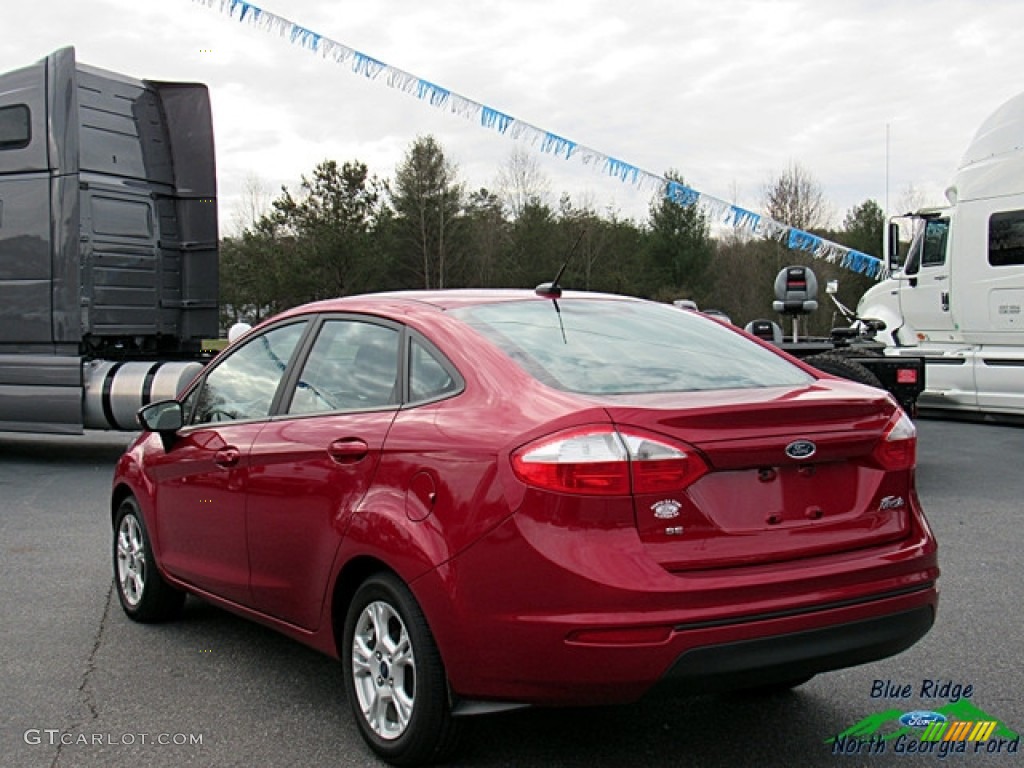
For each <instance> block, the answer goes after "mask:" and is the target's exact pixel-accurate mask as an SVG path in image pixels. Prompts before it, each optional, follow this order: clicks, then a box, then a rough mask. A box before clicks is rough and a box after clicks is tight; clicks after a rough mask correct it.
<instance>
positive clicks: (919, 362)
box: [745, 266, 925, 416]
mask: <svg viewBox="0 0 1024 768" xmlns="http://www.w3.org/2000/svg"><path fill="white" fill-rule="evenodd" d="M837 291H838V284H837V283H836V282H835V281H830V282H829V284H828V286H827V287H826V293H827V295H828V296H829V298H830V299H831V300H832V302H833V304H834V305H835V306H836V308H837V309H838V310H839V312H840V314H841V315H842V316H843V317H845V318H846V319H847V320H848V321H849V325H848V326H843V327H838V328H833V329H832V333H831V334H830V335H829V336H828V337H827V338H822V337H808V336H803V335H801V334H800V331H799V329H800V323H801V320H802V319H803V318H804V317H805V316H806V315H809V314H810V313H812V312H814V311H816V310H817V309H818V299H817V294H818V279H817V277H816V276H815V274H814V272H813V270H811V268H810V267H805V266H790V267H786V268H784V269H783V270H782V271H780V272H779V274H778V275H777V276H776V278H775V297H776V298H775V301H774V302H773V303H772V309H773V310H774V311H775V312H777V313H778V314H780V315H782V316H783V317H788V318H789V319H790V320H791V323H792V332H791V333H790V334H789V335H788V336H787V335H784V334H783V331H782V327H781V326H780V325H779V324H778V323H776V322H774V321H772V320H767V319H757V320H752V321H750V322H749V323H747V325H746V326H745V330H746V331H747V332H748V333H751V334H753V335H754V336H757V337H758V338H761V339H763V340H765V341H768V342H770V343H772V344H774V345H775V346H777V347H779V349H781V350H783V351H785V352H788V353H789V354H791V355H793V356H794V357H797V358H800V359H801V360H803V361H804V362H805V363H808V364H809V365H812V366H814V367H815V368H817V369H818V370H820V371H823V372H825V373H828V374H831V375H833V376H839V377H841V378H844V379H850V380H851V381H856V382H859V383H861V384H867V385H868V386H872V387H878V388H880V389H884V390H887V391H888V392H889V393H890V394H891V395H892V396H893V397H894V398H895V399H896V401H897V402H898V403H899V404H900V406H901V407H902V408H903V410H905V411H906V412H907V413H909V414H910V415H912V416H913V415H916V413H917V406H918V402H917V401H918V398H919V397H920V396H921V393H922V392H923V391H924V389H925V361H924V358H923V357H921V356H919V355H903V356H900V357H891V356H887V355H886V354H885V343H884V342H882V341H881V340H879V339H878V334H879V333H880V332H882V331H884V330H885V329H886V324H885V322H884V321H882V320H880V319H878V318H871V317H860V316H859V315H857V314H856V313H854V312H853V311H852V310H850V309H849V308H848V307H846V306H844V305H843V304H842V302H840V301H839V299H838V298H836V293H837Z"/></svg>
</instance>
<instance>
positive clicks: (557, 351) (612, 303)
mask: <svg viewBox="0 0 1024 768" xmlns="http://www.w3.org/2000/svg"><path fill="white" fill-rule="evenodd" d="M452 314H453V315H455V316H456V317H458V318H459V319H460V320H462V321H463V322H465V323H467V324H468V325H470V326H472V327H473V328H475V329H476V330H477V331H479V332H480V333H482V334H483V335H484V336H486V337H487V338H488V339H490V340H491V341H493V342H494V343H495V344H497V345H498V346H499V347H500V348H501V349H502V350H503V351H504V352H505V353H506V354H508V355H509V356H510V357H511V358H512V359H513V360H515V361H516V362H517V363H518V364H519V365H520V366H521V367H522V368H524V369H525V370H526V371H527V372H528V373H529V374H530V375H532V376H533V377H534V378H536V379H538V380H540V381H542V382H544V383H546V384H548V385H550V386H553V387H556V388H558V389H563V390H568V391H571V392H580V393H584V394H600V395H608V394H620V393H622V394H625V393H646V392H681V391H697V390H713V389H733V388H751V387H783V386H785V387H793V386H803V385H807V384H809V383H810V382H812V381H814V379H813V377H812V376H810V375H809V374H807V373H805V372H804V371H803V370H801V369H800V368H798V367H797V366H795V365H793V364H792V363H790V362H789V361H787V360H785V359H784V358H782V357H780V356H779V355H776V354H774V353H773V352H771V351H770V350H767V349H764V348H763V347H761V346H759V345H758V344H756V343H754V342H752V341H750V340H749V339H746V338H744V337H743V336H741V335H739V334H738V333H735V332H734V331H731V330H730V329H728V328H726V327H723V326H722V325H720V324H719V323H717V322H715V321H713V320H710V319H708V318H706V317H702V316H700V315H697V314H694V313H692V312H686V311H683V310H680V309H676V308H675V307H670V306H667V305H663V304H655V303H653V302H640V301H625V300H615V299H574V298H563V299H559V300H558V302H557V304H556V303H555V302H553V301H537V300H526V301H517V302H500V303H494V304H482V305H475V306H469V307H460V308H458V309H455V310H452Z"/></svg>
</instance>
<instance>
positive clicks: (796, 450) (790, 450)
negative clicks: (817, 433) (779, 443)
mask: <svg viewBox="0 0 1024 768" xmlns="http://www.w3.org/2000/svg"><path fill="white" fill-rule="evenodd" d="M816 450H818V446H816V445H815V444H814V443H812V442H811V441H810V440H794V441H793V442H792V443H790V444H789V445H787V446H786V455H787V456H789V458H791V459H797V460H800V459H809V458H811V456H813V455H814V452H815V451H816Z"/></svg>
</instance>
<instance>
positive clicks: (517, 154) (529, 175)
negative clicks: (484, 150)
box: [496, 144, 551, 220]
mask: <svg viewBox="0 0 1024 768" xmlns="http://www.w3.org/2000/svg"><path fill="white" fill-rule="evenodd" d="M496 186H497V188H498V195H499V197H500V198H501V201H502V203H503V204H504V205H505V208H506V209H507V210H508V212H509V215H510V216H511V217H512V219H513V220H515V219H518V218H519V216H520V215H521V214H522V212H523V209H524V208H525V207H526V206H527V205H528V204H531V203H532V204H537V205H545V204H547V198H548V196H549V194H550V189H551V187H550V184H549V183H548V180H547V177H545V176H544V173H543V172H542V171H541V169H540V164H539V163H538V162H537V158H536V157H535V156H534V155H532V154H531V153H529V152H527V151H526V148H525V147H523V146H522V145H519V144H517V145H516V147H515V149H513V150H512V154H510V155H509V157H508V160H507V161H506V162H505V164H504V165H503V166H502V167H501V168H499V169H498V179H497V182H496Z"/></svg>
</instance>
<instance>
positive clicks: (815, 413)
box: [607, 382, 911, 571]
mask: <svg viewBox="0 0 1024 768" xmlns="http://www.w3.org/2000/svg"><path fill="white" fill-rule="evenodd" d="M607 410H608V413H609V415H610V417H611V418H612V420H613V421H614V422H615V424H616V425H617V426H618V427H619V428H620V429H621V430H624V431H629V430H635V429H640V430H643V431H645V432H648V433H651V434H653V435H656V436H662V437H665V438H670V439H671V440H672V441H673V442H675V443H684V444H685V445H687V446H689V447H690V449H692V450H694V451H695V452H696V453H698V454H699V455H700V457H701V459H702V460H703V461H704V463H705V464H706V465H707V470H708V471H707V472H706V473H705V474H703V476H701V477H699V479H697V480H696V481H695V482H694V483H692V484H691V485H689V486H688V487H687V488H680V489H678V490H676V491H670V492H667V493H660V492H659V493H653V494H651V493H637V494H634V506H635V515H636V524H637V530H638V532H639V535H640V537H641V539H642V540H643V542H644V544H645V545H646V546H647V548H648V550H649V552H650V553H651V555H652V556H653V557H654V558H655V559H656V560H657V561H658V562H659V563H661V564H662V565H663V566H664V567H665V568H667V569H669V570H672V571H686V570H693V569H706V568H722V567H733V566H743V565H759V564H765V563H771V562H777V561H783V560H788V559H794V558H801V557H810V556H815V555H821V554H826V553H836V552H843V551H848V550H852V549H857V548H862V547H869V546H874V545H878V544H881V543H884V542H887V541H892V540H895V539H899V538H901V537H903V536H904V535H905V534H906V532H907V530H908V525H909V521H908V517H907V509H906V507H907V504H908V501H909V494H910V482H911V470H904V471H887V470H886V469H884V468H882V467H881V466H880V465H879V464H878V462H877V461H875V460H874V450H875V448H876V446H877V445H878V443H879V441H881V440H882V439H883V437H884V435H885V434H886V429H887V427H888V425H889V424H890V421H891V418H892V416H893V413H894V411H895V406H894V404H893V403H892V401H891V400H889V398H888V397H887V396H886V395H885V393H883V392H881V391H879V392H878V396H877V397H871V396H870V394H867V396H866V391H865V388H863V387H859V386H858V387H855V386H853V385H847V384H845V383H841V382H827V383H826V382H817V383H815V384H813V385H811V386H808V387H804V388H800V389H796V390H793V389H778V388H773V389H761V390H742V391H737V390H723V391H718V392H699V393H692V394H691V393H686V394H676V395H649V396H641V397H632V398H630V399H629V401H628V403H626V402H621V403H619V402H617V403H616V404H615V405H612V406H610V407H608V408H607Z"/></svg>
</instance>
